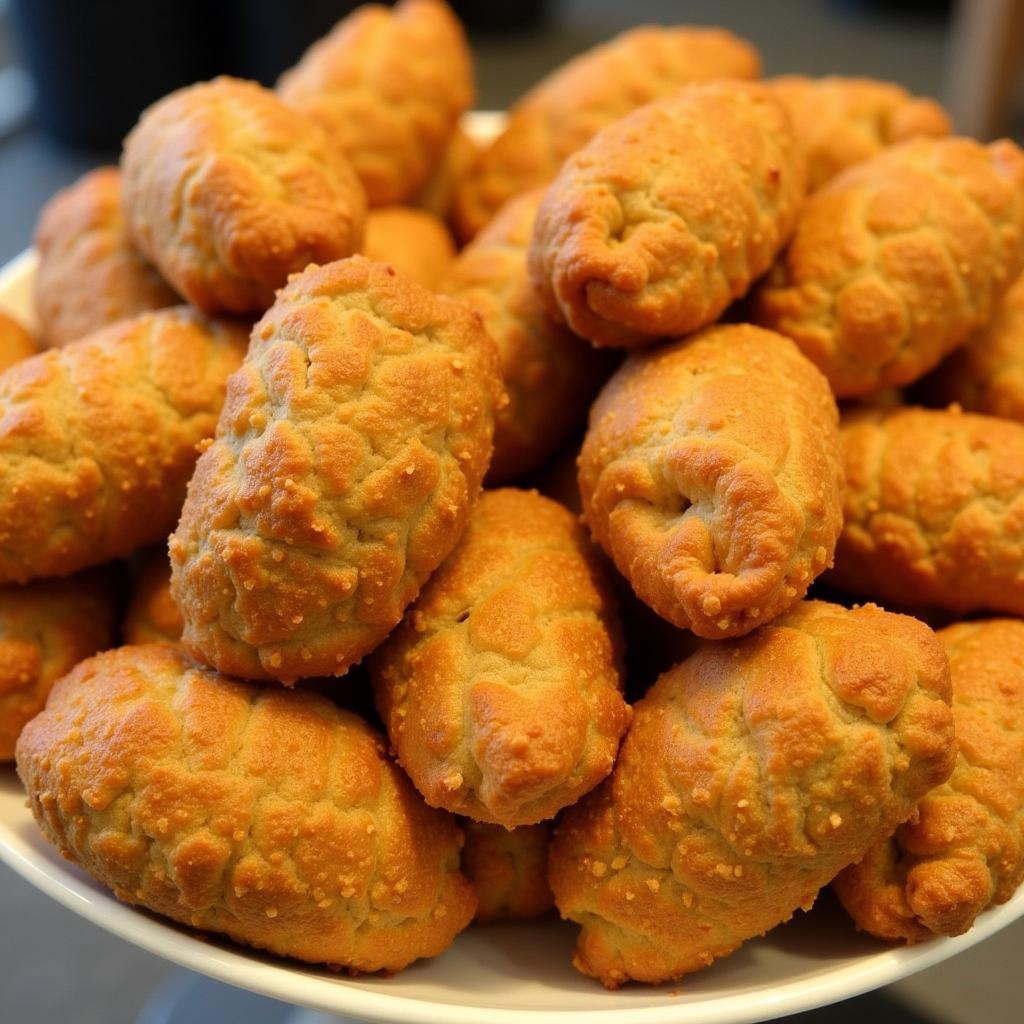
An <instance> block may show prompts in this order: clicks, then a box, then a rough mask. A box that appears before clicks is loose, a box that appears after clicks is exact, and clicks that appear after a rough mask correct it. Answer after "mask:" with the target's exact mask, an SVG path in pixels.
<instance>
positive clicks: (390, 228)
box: [362, 206, 455, 291]
mask: <svg viewBox="0 0 1024 1024" xmlns="http://www.w3.org/2000/svg"><path fill="white" fill-rule="evenodd" d="M362 252H363V255H364V256H366V257H367V258H369V259H371V260H378V261H379V262H380V263H389V264H390V265H391V266H392V267H394V268H395V270H397V271H398V273H399V275H400V276H401V277H405V278H408V279H409V280H410V281H415V282H416V283H417V284H421V285H423V287H424V288H429V289H430V290H431V291H437V290H439V286H440V284H441V280H442V279H443V278H444V276H445V274H446V273H448V270H449V268H450V267H451V265H452V263H453V262H454V260H455V243H454V242H453V241H452V236H451V235H450V234H449V232H448V229H447V228H446V227H445V226H444V224H442V223H441V221H440V220H438V219H437V217H435V216H434V215H433V214H431V213H427V212H426V211H425V210H416V209H413V208H412V207H411V206H381V207H378V208H377V209H375V210H370V211H369V213H368V214H367V215H366V236H365V238H364V240H363V248H362Z"/></svg>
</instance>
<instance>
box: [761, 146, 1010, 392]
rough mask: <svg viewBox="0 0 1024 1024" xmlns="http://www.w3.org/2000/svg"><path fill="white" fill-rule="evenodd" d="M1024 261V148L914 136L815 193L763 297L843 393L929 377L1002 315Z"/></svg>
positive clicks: (767, 320) (769, 312)
mask: <svg viewBox="0 0 1024 1024" xmlns="http://www.w3.org/2000/svg"><path fill="white" fill-rule="evenodd" d="M1022 266H1024V153H1022V152H1021V151H1020V149H1018V148H1017V146H1015V145H1014V144H1013V143H1012V142H1009V141H1008V140H1006V139H1002V140H1000V141H998V142H993V143H992V144H991V145H989V146H982V145H981V144H980V143H978V142H975V141H974V140H972V139H959V138H958V139H915V140H912V141H910V142H904V143H901V144H900V145H898V146H892V147H890V148H889V149H887V150H885V151H883V152H882V153H880V154H879V155H878V156H876V157H874V158H872V159H871V160H867V161H865V162H864V163H861V164H857V165H856V166H854V167H851V168H849V169H848V170H846V171H844V172H843V173H842V174H841V175H839V177H837V178H835V179H834V180H833V181H831V182H830V183H829V184H828V185H827V186H826V187H825V188H823V189H821V190H820V191H819V192H816V193H815V194H814V195H813V196H811V197H810V198H809V199H808V200H807V202H806V203H805V205H804V209H803V213H802V214H801V216H800V221H799V223H798V225H797V230H796V234H795V235H794V236H793V241H792V242H791V243H790V244H789V247H788V248H787V249H786V251H785V252H784V253H783V255H782V256H781V257H780V259H779V260H778V262H777V263H776V265H775V266H774V267H773V268H772V272H771V273H770V274H769V275H768V276H767V277H766V278H765V280H764V281H763V282H762V283H761V285H760V286H759V288H758V290H757V292H756V293H755V295H754V300H753V304H752V310H753V316H754V319H755V320H756V321H757V322H758V323H760V324H763V325H764V326H765V327H771V328H773V329H774V330H777V331H780V332H781V333H782V334H786V335H788V336H789V337H791V338H792V339H793V340H794V341H795V342H796V343H797V344H798V345H799V346H800V348H801V350H802V351H803V352H804V354H805V355H806V356H807V357H808V358H810V359H811V360H813V361H814V362H815V363H816V364H817V365H818V366H819V367H820V368H821V371H822V372H823V373H824V374H825V376H826V377H828V379H829V383H830V384H831V385H832V389H833V391H835V393H836V395H837V396H839V397H840V398H843V397H853V396H856V395H862V394H866V393H868V392H870V391H876V390H879V389H881V388H885V387H891V386H896V387H899V386H902V385H904V384H908V383H910V382H911V381H913V380H916V379H917V378H918V377H920V376H922V374H924V373H926V372H927V371H928V370H930V369H931V368H932V367H933V366H935V365H936V364H937V363H938V362H939V360H940V359H942V357H943V356H945V355H946V354H947V353H949V352H951V351H952V350H953V349H954V348H956V346H957V345H959V344H961V343H962V342H964V341H966V340H967V338H968V336H969V335H970V334H971V332H972V331H974V330H977V329H978V328H979V327H981V326H982V325H983V324H984V323H986V322H987V321H988V319H989V318H990V317H991V315H992V313H993V310H994V309H995V306H996V303H997V302H998V301H999V299H1000V297H1001V296H1002V293H1003V292H1004V291H1005V290H1006V288H1007V286H1008V285H1009V284H1010V283H1011V282H1012V281H1013V279H1014V278H1015V277H1016V276H1017V274H1019V273H1020V271H1021V268H1022Z"/></svg>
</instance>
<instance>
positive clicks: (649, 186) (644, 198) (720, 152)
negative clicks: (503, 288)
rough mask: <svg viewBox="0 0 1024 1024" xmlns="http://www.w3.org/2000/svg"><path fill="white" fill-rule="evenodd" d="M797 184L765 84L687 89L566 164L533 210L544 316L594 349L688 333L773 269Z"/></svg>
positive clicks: (791, 151) (536, 277)
mask: <svg viewBox="0 0 1024 1024" xmlns="http://www.w3.org/2000/svg"><path fill="white" fill-rule="evenodd" d="M803 190H804V181H803V159H802V156H801V155H800V153H799V151H798V149H797V147H796V145H795V142H794V139H793V134H792V131H791V130H790V126H789V117H788V116H787V114H786V111H785V109H784V108H783V106H782V104H781V103H779V101H778V100H777V99H776V98H775V95H774V93H773V92H772V91H771V89H770V88H768V86H766V85H761V84H758V83H752V82H738V81H722V82H712V83H709V84H705V85H691V86H687V87H686V88H684V89H680V90H679V92H677V93H675V94H674V95H672V96H669V97H666V98H664V99H661V100H658V101H657V102H655V103H651V104H649V105H648V106H646V107H641V108H640V109H639V110H636V111H634V112H633V113H632V114H630V115H629V116H628V117H624V118H623V119H622V120H621V121H617V122H615V123H614V124H612V125H609V126H608V127H607V128H603V129H602V130H601V131H600V132H598V133H597V134H596V135H595V136H594V138H593V139H591V140H590V142H588V143H587V145H586V146H584V147H583V148H582V149H581V150H579V151H578V152H576V153H574V154H573V155H572V156H570V157H569V158H568V159H567V160H566V161H565V163H564V164H563V165H562V169H561V170H560V171H559V173H558V177H557V178H556V179H555V180H554V182H553V183H552V185H551V186H550V188H549V189H548V191H547V193H546V194H545V196H544V201H543V202H542V203H541V205H540V209H539V210H538V212H537V219H536V223H535V225H534V231H533V241H532V244H531V246H530V277H531V279H532V280H533V284H534V287H535V288H536V289H537V291H538V294H539V295H540V298H541V301H542V302H543V304H544V306H545V308H546V309H547V310H548V312H549V313H550V314H551V315H552V316H554V317H556V318H557V319H559V320H562V321H564V322H565V323H566V324H568V326H569V327H570V328H571V329H572V330H573V331H575V332H576V333H577V334H579V335H581V336H583V337H584V338H588V339H589V340H590V341H592V342H593V343H594V344H595V345H599V346H609V347H614V348H639V347H642V346H646V345H649V344H650V343H651V342H652V341H654V340H656V339H658V338H662V337H678V336H679V335H682V334H688V333H690V332H692V331H696V330H697V329H698V328H700V327H703V326H704V325H706V324H710V323H712V322H713V321H715V320H717V319H718V317H719V316H720V315H721V314H722V313H723V312H724V310H725V308H726V307H727V306H728V305H729V303H730V302H732V300H733V299H736V298H739V297H740V296H741V295H744V294H745V293H746V291H747V289H748V288H749V287H750V284H751V282H752V281H754V280H755V279H756V278H758V277H760V275H761V274H763V273H764V272H765V271H766V270H767V269H768V268H769V266H771V263H772V260H773V259H774V258H775V255H776V253H777V252H778V251H779V249H780V248H781V247H782V245H783V244H784V243H785V242H786V240H787V239H788V238H789V236H790V234H791V232H792V231H793V228H794V226H795V224H796V218H797V213H798V210H799V207H800V203H801V200H802V198H803Z"/></svg>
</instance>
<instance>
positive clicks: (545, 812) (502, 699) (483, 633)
mask: <svg viewBox="0 0 1024 1024" xmlns="http://www.w3.org/2000/svg"><path fill="white" fill-rule="evenodd" d="M621 653H622V637H621V632H620V627H619V622H618V617H617V612H616V609H615V602H614V598H613V596H612V593H611V589H610V581H609V579H608V578H607V576H606V574H605V570H604V566H603V565H602V563H601V562H600V561H598V558H597V556H596V552H594V551H593V550H592V549H591V548H590V545H589V542H588V540H587V538H586V535H585V534H584V532H583V530H582V528H581V527H580V525H579V523H578V521H577V520H576V518H575V517H574V516H573V515H572V513H570V512H569V511H568V510H567V509H565V508H563V507H562V506H561V505H558V504H557V503H556V502H553V501H551V500H550V499H549V498H544V497H542V496H541V495H539V494H537V493H536V492H535V491H517V490H513V489H511V488H509V489H505V490H498V491H485V492H484V494H483V495H482V497H481V498H480V501H479V502H478V504H477V506H476V508H475V510H474V511H473V515H472V516H471V517H470V521H469V527H468V529H467V530H466V532H465V534H464V535H463V537H462V539H461V541H460V542H459V544H458V545H457V546H456V548H455V550H454V551H453V552H452V553H451V555H450V556H449V558H448V559H447V560H446V561H445V563H444V565H443V566H442V567H441V568H440V569H439V570H438V571H437V572H436V573H435V574H434V576H433V577H431V579H430V582H429V583H428V584H427V585H426V587H424V589H423V593H422V594H421V595H420V597H419V599H418V600H417V601H416V603H415V604H414V605H413V607H412V608H411V609H410V612H409V614H408V615H407V616H406V618H405V621H404V622H403V623H402V625H401V626H400V627H399V628H398V629H397V630H396V631H395V632H394V633H393V634H392V635H391V636H390V637H389V638H388V639H387V641H386V642H385V643H384V644H383V645H382V646H381V647H380V649H379V650H378V651H376V652H375V653H374V655H373V657H372V658H371V659H370V670H371V673H372V676H373V684H374V693H375V697H376V701H377V708H378V710H379V711H380V715H381V718H382V720H383V721H384V724H385V726H386V728H387V731H388V738H389V739H390V740H391V745H392V747H393V748H394V750H395V753H396V755H397V757H398V763H399V764H400V765H401V766H402V767H403V768H404V769H405V770H406V772H408V774H409V777H410V778H411V779H412V781H413V784H414V785H415V786H416V788H417V789H418V790H419V791H420V792H421V793H422V794H423V796H424V797H425V799H426V801H427V803H428V804H431V805H433V806H436V807H443V808H445V809H446V810H449V811H454V812H455V813H457V814H461V815H464V816H466V817H469V818H473V819H474V820H477V821H483V822H490V823H492V824H496V825H503V826H505V827H506V828H513V827H515V826H518V825H529V824H534V823H536V822H538V821H542V820H543V819H545V818H551V817H553V816H554V815H555V814H556V813H557V812H558V811H559V810H561V809H562V808H563V807H567V806H568V805H569V804H571V803H574V802H575V801H576V800H578V799H579V798H580V797H581V796H582V795H583V794H584V793H586V792H587V791H588V790H590V789H593V788H594V786H596V785H597V784H598V783H599V782H600V781H601V780H602V779H603V778H605V777H606V776H607V775H608V773H609V772H610V771H611V770H612V766H613V764H614V762H615V753H616V751H617V750H618V746H619V740H620V739H621V738H622V734H623V733H624V732H625V731H626V727H627V725H628V724H629V708H628V706H627V705H626V703H625V702H624V701H623V699H622V695H621V687H622V681H621Z"/></svg>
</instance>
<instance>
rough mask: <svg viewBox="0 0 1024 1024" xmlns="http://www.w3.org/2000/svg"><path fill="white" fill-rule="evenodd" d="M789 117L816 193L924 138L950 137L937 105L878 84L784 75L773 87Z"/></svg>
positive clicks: (867, 80) (770, 82) (772, 82)
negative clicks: (838, 178)
mask: <svg viewBox="0 0 1024 1024" xmlns="http://www.w3.org/2000/svg"><path fill="white" fill-rule="evenodd" d="M767 84H768V85H770V86H771V87H772V89H774V90H775V95H776V96H778V98H779V99H780V100H781V101H782V105H783V106H784V107H785V108H786V110H787V111H788V112H789V117H790V120H791V121H792V122H793V133H794V135H795V136H796V140H797V143H798V144H799V145H800V147H801V149H803V151H804V156H805V157H806V159H807V189H808V191H810V192H814V191H815V190H816V189H819V188H820V187H821V186H822V185H824V184H825V182H826V181H829V180H830V179H831V178H834V177H835V176H836V175H837V174H838V173H839V172H840V171H842V170H845V169H846V168H847V167H850V166H852V165H853V164H859V163H861V162H862V161H864V160H867V159H869V158H870V157H873V156H874V155H875V154H876V153H880V152H881V151H882V150H883V149H885V148H886V147H887V146H892V145H894V144H895V143H897V142H903V141H904V140H906V139H912V138H915V137H917V136H919V135H928V136H932V137H942V136H945V135H948V134H949V132H950V128H951V125H950V122H949V115H948V114H947V113H946V112H945V111H944V110H943V109H942V107H940V106H939V104H938V103H936V102H935V100H933V99H929V98H928V97H925V96H912V95H911V94H910V93H909V92H907V90H906V89H904V88H903V86H901V85H896V84H894V83H893V82H879V81H877V80H876V79H873V78H843V77H841V76H839V75H829V76H827V77H826V78H808V77H807V76H805V75H781V76H779V77H778V78H771V79H769V80H768V82H767Z"/></svg>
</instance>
